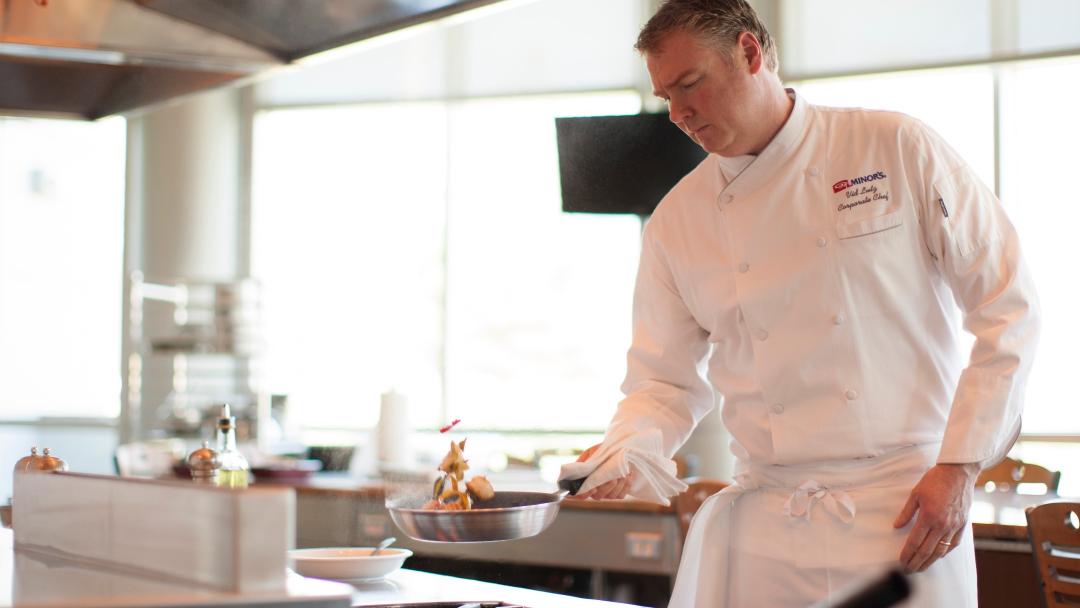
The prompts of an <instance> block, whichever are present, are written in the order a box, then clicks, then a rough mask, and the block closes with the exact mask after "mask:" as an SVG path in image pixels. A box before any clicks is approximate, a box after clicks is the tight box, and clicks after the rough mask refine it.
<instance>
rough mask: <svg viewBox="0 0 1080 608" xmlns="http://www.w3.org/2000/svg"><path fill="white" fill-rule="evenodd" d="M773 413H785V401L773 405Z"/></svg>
mask: <svg viewBox="0 0 1080 608" xmlns="http://www.w3.org/2000/svg"><path fill="white" fill-rule="evenodd" d="M772 413H774V414H783V413H784V404H783V403H774V404H773V406H772Z"/></svg>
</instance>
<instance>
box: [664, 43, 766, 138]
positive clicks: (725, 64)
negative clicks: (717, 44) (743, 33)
mask: <svg viewBox="0 0 1080 608" xmlns="http://www.w3.org/2000/svg"><path fill="white" fill-rule="evenodd" d="M732 49H733V51H734V56H733V58H732V60H731V61H729V60H728V58H727V57H725V56H724V55H723V54H722V53H720V52H719V51H717V50H715V49H712V48H709V47H707V46H705V45H703V44H702V43H700V42H699V41H698V39H697V38H696V37H695V36H694V35H693V34H691V33H689V32H685V31H682V30H675V31H673V32H671V33H670V34H668V35H667V36H666V37H665V38H664V39H663V41H662V42H661V44H660V49H659V51H657V52H655V53H649V54H648V55H646V58H645V62H646V66H647V67H648V69H649V76H650V78H651V79H652V86H653V93H654V94H655V95H656V96H657V97H660V98H661V99H664V100H666V101H667V104H668V116H669V117H670V118H671V122H673V123H675V124H676V125H678V126H679V128H680V129H682V130H683V132H684V133H686V134H687V135H689V136H690V139H692V140H694V142H695V143H697V144H698V145H699V146H701V147H702V148H704V149H705V151H706V152H712V153H715V154H719V155H721V156H729V157H730V156H739V155H742V154H749V153H752V152H758V150H753V149H752V142H751V141H748V140H752V139H753V133H754V128H753V124H754V122H753V120H754V116H753V108H754V105H755V104H754V95H753V90H754V89H753V78H752V75H751V73H750V70H749V68H748V64H747V60H746V58H745V56H742V55H741V50H740V48H739V47H738V46H737V45H733V46H732Z"/></svg>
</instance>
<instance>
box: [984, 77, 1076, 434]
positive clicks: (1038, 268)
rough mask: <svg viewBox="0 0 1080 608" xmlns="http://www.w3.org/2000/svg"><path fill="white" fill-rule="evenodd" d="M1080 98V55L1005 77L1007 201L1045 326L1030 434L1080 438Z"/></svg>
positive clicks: (1030, 393)
mask: <svg viewBox="0 0 1080 608" xmlns="http://www.w3.org/2000/svg"><path fill="white" fill-rule="evenodd" d="M1078 96H1080V59H1077V58H1072V59H1070V60H1067V61H1047V62H1040V63H1032V64H1027V65H1020V66H1016V67H1015V68H1012V69H1009V70H1006V71H1005V72H1004V73H1003V84H1002V99H1003V112H1002V191H1003V192H1002V198H1003V199H1004V200H1005V201H1006V204H1007V208H1008V210H1009V214H1010V216H1011V217H1012V218H1013V220H1014V222H1015V223H1016V225H1017V229H1018V230H1019V231H1020V236H1021V243H1022V244H1023V247H1024V254H1025V257H1026V258H1027V261H1028V265H1029V267H1030V268H1031V272H1032V275H1033V277H1034V279H1035V282H1036V286H1037V287H1038V290H1039V299H1040V302H1041V305H1042V313H1043V321H1042V322H1043V328H1044V329H1043V332H1042V337H1041V338H1040V342H1039V351H1038V354H1037V355H1036V359H1035V364H1034V366H1033V368H1032V372H1031V377H1030V379H1029V382H1028V387H1027V408H1026V409H1025V415H1024V431H1025V432H1026V433H1050V434H1062V433H1080V408H1077V407H1076V397H1075V395H1076V391H1075V382H1074V378H1075V376H1076V370H1075V361H1076V343H1077V339H1078V338H1080V317H1078V316H1077V311H1078V310H1080V287H1078V286H1077V281H1076V279H1075V277H1076V262H1077V259H1080V255H1078V254H1077V253H1076V226H1077V225H1078V224H1080V195H1078V194H1077V192H1076V189H1075V187H1074V186H1072V184H1071V183H1070V181H1071V178H1072V176H1073V175H1075V174H1076V171H1077V168H1078V167H1080V150H1078V149H1077V147H1076V142H1077V141H1080V119H1077V117H1076V99H1077V97H1078Z"/></svg>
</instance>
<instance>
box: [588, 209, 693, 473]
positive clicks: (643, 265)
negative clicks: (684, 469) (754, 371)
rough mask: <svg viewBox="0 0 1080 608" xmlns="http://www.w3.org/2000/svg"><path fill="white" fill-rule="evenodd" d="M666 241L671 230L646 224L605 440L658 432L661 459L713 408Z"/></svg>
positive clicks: (668, 455)
mask: <svg viewBox="0 0 1080 608" xmlns="http://www.w3.org/2000/svg"><path fill="white" fill-rule="evenodd" d="M665 232H667V233H668V234H665ZM665 237H667V238H671V234H670V231H666V230H665V229H664V227H663V226H662V222H659V221H657V219H653V220H650V222H649V223H648V224H647V225H646V228H645V234H644V237H643V240H642V249H641V260H640V263H639V265H638V274H637V282H636V285H635V288H634V308H633V340H632V342H631V346H630V350H629V352H628V353H627V373H626V379H625V381H624V382H623V385H622V391H623V393H624V394H625V395H626V397H625V398H624V399H623V400H622V401H621V402H620V403H619V407H618V409H617V411H616V413H615V416H614V417H613V419H612V421H611V425H610V426H609V429H608V436H609V437H612V436H622V434H623V433H624V432H626V431H635V432H638V431H643V430H647V429H660V431H661V434H662V436H663V441H662V443H663V450H664V456H666V457H668V458H670V457H672V456H673V455H674V454H675V452H676V450H678V449H679V447H680V446H682V444H683V443H684V442H685V441H686V439H687V437H689V435H690V432H691V431H693V429H694V426H695V425H696V424H697V423H698V421H700V420H701V419H702V418H703V417H704V416H705V415H706V414H708V413H709V411H710V410H711V409H712V407H713V405H714V396H713V390H712V388H711V387H710V385H709V384H708V382H707V381H706V380H705V377H704V376H705V364H706V358H707V355H708V352H709V345H708V338H707V334H706V332H705V330H704V329H702V327H701V326H700V325H699V324H698V322H697V321H696V320H695V319H694V317H693V315H692V314H691V313H690V310H689V309H688V308H687V306H686V304H685V303H684V301H683V299H682V297H681V296H680V293H679V289H678V287H677V282H676V280H675V278H674V275H673V272H672V269H671V267H670V265H669V263H668V259H667V258H666V256H665V252H664V248H663V242H664V238H665Z"/></svg>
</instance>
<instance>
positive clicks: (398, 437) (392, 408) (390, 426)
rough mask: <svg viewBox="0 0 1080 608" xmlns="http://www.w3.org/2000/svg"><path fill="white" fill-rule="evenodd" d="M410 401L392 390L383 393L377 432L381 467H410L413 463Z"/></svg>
mask: <svg viewBox="0 0 1080 608" xmlns="http://www.w3.org/2000/svg"><path fill="white" fill-rule="evenodd" d="M411 434H412V428H411V425H410V422H409V401H408V399H406V398H405V395H403V394H401V393H399V392H397V391H394V390H390V391H388V392H385V393H383V394H382V399H381V403H380V407H379V425H378V427H377V432H376V443H377V445H378V452H377V453H378V460H379V468H380V469H384V470H385V469H401V468H408V467H409V466H411V465H412V464H413V454H412V442H411V441H410V439H411V438H410V435H411Z"/></svg>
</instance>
